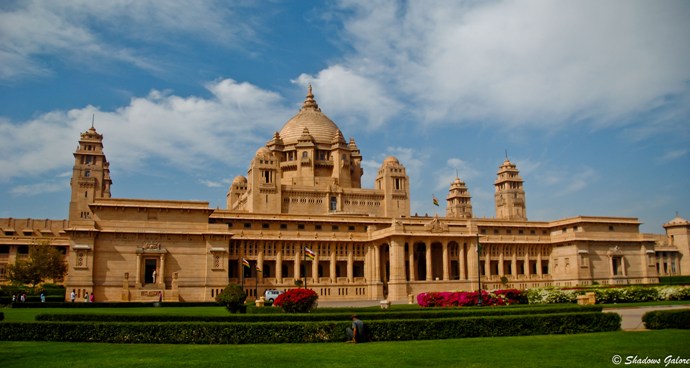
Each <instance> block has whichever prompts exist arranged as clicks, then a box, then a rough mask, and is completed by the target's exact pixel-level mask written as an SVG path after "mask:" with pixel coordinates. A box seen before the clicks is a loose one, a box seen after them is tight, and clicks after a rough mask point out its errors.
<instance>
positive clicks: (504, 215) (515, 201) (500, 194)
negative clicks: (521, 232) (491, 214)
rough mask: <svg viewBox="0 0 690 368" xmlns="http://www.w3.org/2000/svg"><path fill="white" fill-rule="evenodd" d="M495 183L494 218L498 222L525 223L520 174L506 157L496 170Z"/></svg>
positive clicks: (523, 197)
mask: <svg viewBox="0 0 690 368" xmlns="http://www.w3.org/2000/svg"><path fill="white" fill-rule="evenodd" d="M497 175H498V176H497V178H496V181H495V182H494V186H495V187H496V193H495V194H494V200H495V202H496V218H497V219H500V220H518V221H527V210H526V207H525V190H524V188H523V185H522V184H523V180H522V178H521V177H520V172H519V171H518V169H517V166H515V164H514V163H512V162H510V160H508V157H506V159H505V161H503V164H502V165H501V166H500V167H499V168H498V173H497Z"/></svg>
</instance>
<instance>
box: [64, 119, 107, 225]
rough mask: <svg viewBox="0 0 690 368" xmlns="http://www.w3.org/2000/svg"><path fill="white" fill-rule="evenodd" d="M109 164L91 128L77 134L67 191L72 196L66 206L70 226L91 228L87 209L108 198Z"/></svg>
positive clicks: (101, 139) (90, 214)
mask: <svg viewBox="0 0 690 368" xmlns="http://www.w3.org/2000/svg"><path fill="white" fill-rule="evenodd" d="M112 183H113V181H112V180H111V179H110V163H108V161H107V160H106V157H105V154H104V153H103V135H101V134H98V132H96V129H95V128H94V127H93V125H92V126H91V128H89V130H87V131H86V132H84V133H81V136H80V139H79V145H78V146H77V149H76V151H75V152H74V166H73V167H72V179H71V180H70V187H71V189H72V196H71V199H70V203H69V220H70V223H71V224H72V225H74V224H76V223H78V222H84V223H85V224H93V219H92V213H91V210H90V209H89V204H91V203H92V202H93V201H94V200H95V199H97V198H110V186H111V185H112Z"/></svg>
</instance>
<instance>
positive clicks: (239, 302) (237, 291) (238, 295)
mask: <svg viewBox="0 0 690 368" xmlns="http://www.w3.org/2000/svg"><path fill="white" fill-rule="evenodd" d="M245 300H247V294H246V293H245V292H244V290H242V287H241V286H240V285H233V284H230V285H228V286H226V287H225V289H223V292H222V293H220V294H218V295H216V301H217V302H218V303H220V304H223V305H224V306H225V308H226V309H227V310H228V311H230V313H237V311H239V310H240V308H241V307H242V306H244V301H245Z"/></svg>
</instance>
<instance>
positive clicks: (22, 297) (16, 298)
mask: <svg viewBox="0 0 690 368" xmlns="http://www.w3.org/2000/svg"><path fill="white" fill-rule="evenodd" d="M17 301H19V302H20V303H24V302H26V293H18V294H12V303H16V302H17ZM45 302H46V294H45V293H44V292H43V291H41V303H45Z"/></svg>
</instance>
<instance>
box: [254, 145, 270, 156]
mask: <svg viewBox="0 0 690 368" xmlns="http://www.w3.org/2000/svg"><path fill="white" fill-rule="evenodd" d="M270 155H271V150H270V149H268V147H265V146H264V147H261V148H259V149H258V150H256V153H255V154H254V157H257V156H270Z"/></svg>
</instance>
